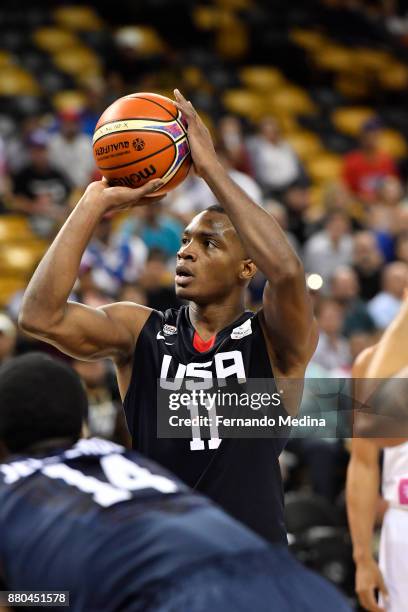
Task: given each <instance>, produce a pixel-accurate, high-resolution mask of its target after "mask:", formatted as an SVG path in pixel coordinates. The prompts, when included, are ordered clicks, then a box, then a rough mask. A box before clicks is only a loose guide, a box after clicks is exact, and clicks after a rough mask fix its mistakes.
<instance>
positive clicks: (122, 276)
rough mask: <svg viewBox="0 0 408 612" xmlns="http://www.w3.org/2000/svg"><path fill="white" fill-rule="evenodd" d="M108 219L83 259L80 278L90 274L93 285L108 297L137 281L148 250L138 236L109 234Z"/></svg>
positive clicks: (99, 227)
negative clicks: (126, 284) (123, 286)
mask: <svg viewBox="0 0 408 612" xmlns="http://www.w3.org/2000/svg"><path fill="white" fill-rule="evenodd" d="M111 228H112V224H111V220H110V219H106V218H104V219H102V220H101V222H100V223H99V225H98V227H97V228H96V230H95V233H94V237H93V239H92V240H91V242H90V243H89V245H88V247H87V248H86V250H85V253H84V255H83V257H82V261H81V268H80V276H81V277H82V276H83V275H84V274H85V273H87V272H90V274H91V279H92V283H93V285H94V286H95V287H97V288H98V289H100V290H102V291H104V292H107V293H108V294H110V295H111V296H114V295H116V294H117V292H118V291H119V290H120V288H121V285H122V284H123V283H133V282H135V281H137V279H138V278H139V276H140V275H141V274H142V272H143V268H144V264H145V261H146V258H147V254H148V250H147V247H146V245H145V244H144V242H143V241H142V240H141V239H140V238H139V237H138V236H132V235H130V236H127V235H124V234H115V235H113V234H112V232H111Z"/></svg>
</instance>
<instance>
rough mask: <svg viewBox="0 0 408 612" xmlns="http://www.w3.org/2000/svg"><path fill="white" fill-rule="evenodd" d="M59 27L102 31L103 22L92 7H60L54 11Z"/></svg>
mask: <svg viewBox="0 0 408 612" xmlns="http://www.w3.org/2000/svg"><path fill="white" fill-rule="evenodd" d="M54 19H55V21H56V23H58V25H60V26H62V27H63V28H68V29H70V30H85V31H91V30H100V29H101V28H102V27H103V21H102V19H101V18H100V17H99V15H98V14H97V12H96V11H95V10H94V9H93V8H92V7H90V6H60V7H58V8H57V9H56V10H55V11H54Z"/></svg>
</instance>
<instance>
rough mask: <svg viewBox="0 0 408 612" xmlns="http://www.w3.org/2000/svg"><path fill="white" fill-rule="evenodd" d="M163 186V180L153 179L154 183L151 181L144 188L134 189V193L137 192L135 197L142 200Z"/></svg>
mask: <svg viewBox="0 0 408 612" xmlns="http://www.w3.org/2000/svg"><path fill="white" fill-rule="evenodd" d="M163 185H164V181H162V179H153V180H152V181H149V182H148V183H146V184H145V185H143V186H142V187H139V188H138V189H134V190H133V191H134V192H135V196H137V198H138V199H142V198H144V197H145V196H146V195H148V194H149V193H154V192H155V191H157V190H158V189H160V187H163ZM134 199H135V198H134Z"/></svg>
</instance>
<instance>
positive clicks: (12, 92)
mask: <svg viewBox="0 0 408 612" xmlns="http://www.w3.org/2000/svg"><path fill="white" fill-rule="evenodd" d="M39 93H40V87H39V86H38V84H37V82H36V81H35V80H34V78H33V77H32V76H31V74H30V73H29V72H26V71H25V70H24V69H23V68H20V67H19V66H5V67H4V68H2V69H1V77H0V96H37V95H38V94H39Z"/></svg>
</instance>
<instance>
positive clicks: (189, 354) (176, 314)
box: [124, 307, 285, 541]
mask: <svg viewBox="0 0 408 612" xmlns="http://www.w3.org/2000/svg"><path fill="white" fill-rule="evenodd" d="M193 339H194V328H193V326H192V325H191V322H190V320H189V317H188V310H187V307H182V308H181V309H180V310H178V311H175V310H169V311H166V313H164V314H163V313H159V312H153V313H152V314H151V316H150V318H149V319H148V321H147V322H146V324H145V326H144V328H143V330H142V333H141V334H140V336H139V340H138V343H137V346H136V350H135V354H134V363H133V373H132V378H131V382H130V385H129V389H128V392H127V395H126V398H125V402H124V407H125V412H126V418H127V421H128V426H129V429H130V433H131V435H132V437H133V444H134V448H136V449H137V450H139V451H140V452H142V453H144V454H146V455H147V456H148V457H150V458H152V459H154V460H155V461H158V462H159V463H161V464H162V465H165V466H166V468H168V469H170V470H171V471H172V472H174V473H175V474H177V476H178V477H179V478H181V479H182V480H183V481H184V482H186V483H187V484H189V485H190V486H192V487H194V488H196V489H197V490H200V491H202V492H204V493H205V494H206V495H209V496H210V497H211V498H212V499H214V500H215V501H216V502H217V503H219V504H220V505H221V506H222V507H224V508H225V509H226V510H227V511H229V512H231V513H232V514H233V515H234V516H235V517H236V518H239V519H240V520H242V521H243V522H245V523H246V524H248V525H249V526H250V527H251V528H253V529H255V530H256V531H258V532H259V533H261V534H262V535H264V536H265V537H268V538H269V539H275V540H278V541H282V540H284V539H285V536H284V527H283V517H282V514H283V512H282V503H283V502H282V492H281V479H280V473H279V463H278V456H279V454H280V452H281V450H282V448H283V446H284V443H285V441H284V440H283V439H260V438H258V439H237V438H234V439H232V438H229V439H223V440H222V441H221V443H220V441H219V440H217V439H216V438H217V435H216V434H215V436H214V437H215V439H210V440H209V439H206V440H205V439H201V435H200V433H201V432H200V429H199V428H198V429H197V428H192V431H191V438H190V439H186V438H184V439H178V438H175V437H172V438H170V437H168V438H158V435H157V416H158V414H159V416H160V415H161V411H162V410H166V411H168V402H167V405H166V402H164V403H162V402H161V399H160V398H161V397H166V395H165V394H164V396H162V393H161V391H162V390H163V389H165V391H167V397H169V394H171V393H174V394H179V393H180V392H181V391H182V390H183V389H186V388H187V389H188V388H190V389H193V388H194V387H195V386H197V387H198V388H204V389H210V388H211V387H216V383H217V382H219V381H220V380H224V381H225V383H226V385H227V387H228V388H229V386H230V385H231V384H232V385H234V384H238V383H239V382H243V381H248V380H249V379H251V380H253V379H262V380H266V379H268V380H269V381H271V382H273V373H272V369H271V365H270V360H269V356H268V352H267V348H266V344H265V340H264V337H263V333H262V329H261V326H260V322H259V319H258V316H257V315H254V313H252V312H245V313H243V315H242V316H241V317H240V318H239V319H238V320H236V321H235V322H234V323H232V324H231V325H229V326H228V327H226V328H225V329H223V330H222V331H221V332H220V333H218V334H217V336H216V338H215V341H214V344H213V346H212V347H211V348H210V349H209V350H207V351H204V352H200V351H199V350H197V349H196V348H195V347H194V345H193ZM158 398H159V402H158ZM191 416H194V415H193V414H191ZM211 436H212V433H211ZM243 493H244V496H245V498H246V499H245V500H244V499H242V494H243ZM240 496H241V499H240V500H239V499H238V498H239V497H240ZM251 499H252V502H251V501H250V500H251ZM260 506H263V507H262V508H261V507H260ZM263 512H264V513H265V519H263V518H262V513H263ZM273 513H275V519H276V520H275V523H279V525H278V527H277V530H276V533H275V528H272V530H271V531H269V528H268V529H267V531H266V532H265V531H263V529H262V527H260V528H258V521H257V520H256V519H254V517H255V515H257V516H259V517H260V518H259V523H260V524H262V523H264V522H267V521H268V519H267V518H266V514H268V515H269V516H270V520H269V521H268V522H269V523H270V522H272V523H273V522H274V517H273V516H272V514H273ZM272 532H274V533H272Z"/></svg>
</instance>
